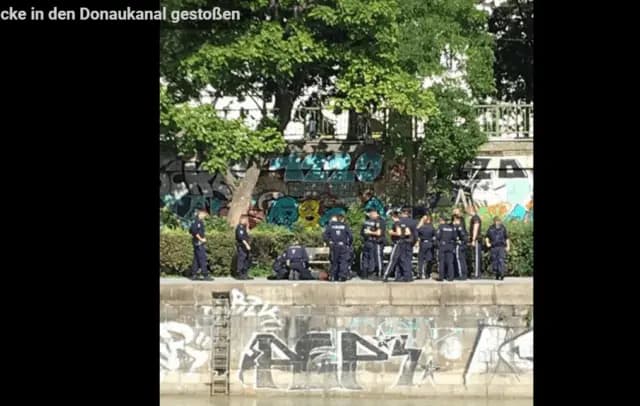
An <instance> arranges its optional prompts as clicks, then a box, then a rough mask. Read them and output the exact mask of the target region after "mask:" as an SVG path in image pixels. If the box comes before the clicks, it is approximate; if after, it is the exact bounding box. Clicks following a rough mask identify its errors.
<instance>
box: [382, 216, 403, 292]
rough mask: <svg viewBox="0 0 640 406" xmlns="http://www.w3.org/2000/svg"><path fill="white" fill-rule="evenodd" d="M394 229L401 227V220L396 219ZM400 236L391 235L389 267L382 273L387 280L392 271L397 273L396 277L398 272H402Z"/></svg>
mask: <svg viewBox="0 0 640 406" xmlns="http://www.w3.org/2000/svg"><path fill="white" fill-rule="evenodd" d="M391 229H392V230H393V231H398V230H399V229H400V220H398V221H394V222H393V225H392V226H391ZM400 240H401V238H400V237H397V236H395V235H392V236H391V245H392V248H391V254H389V263H388V264H387V268H386V269H385V270H384V274H383V275H382V279H383V280H387V278H388V277H389V275H390V274H391V272H393V273H394V274H395V275H396V279H397V277H398V274H399V273H400V266H399V264H400V248H401V247H400Z"/></svg>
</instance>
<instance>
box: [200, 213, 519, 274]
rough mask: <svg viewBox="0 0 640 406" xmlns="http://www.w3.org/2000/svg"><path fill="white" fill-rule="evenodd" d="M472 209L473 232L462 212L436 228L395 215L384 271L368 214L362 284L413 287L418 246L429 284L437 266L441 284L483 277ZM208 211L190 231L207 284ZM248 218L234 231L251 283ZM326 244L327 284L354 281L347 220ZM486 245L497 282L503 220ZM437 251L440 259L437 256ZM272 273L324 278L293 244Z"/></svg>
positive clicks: (375, 222) (380, 242) (504, 242)
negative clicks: (373, 282) (468, 254)
mask: <svg viewBox="0 0 640 406" xmlns="http://www.w3.org/2000/svg"><path fill="white" fill-rule="evenodd" d="M471 210H472V217H471V220H470V228H471V230H470V232H467V230H466V226H465V222H464V218H463V217H462V215H461V213H460V210H459V209H454V211H453V216H452V218H451V221H450V222H448V221H447V219H446V218H445V217H444V216H441V217H440V219H439V225H438V228H437V229H436V228H435V227H434V226H433V225H432V221H431V216H430V215H425V216H423V217H422V218H421V219H420V221H419V222H418V221H416V220H415V219H413V218H411V217H410V213H411V208H409V207H405V208H403V209H402V210H401V211H400V212H398V211H394V212H392V213H391V221H392V226H391V228H390V230H389V233H388V234H389V236H390V237H391V242H392V248H391V254H390V257H389V263H388V264H387V266H386V267H383V251H384V246H385V243H386V222H385V221H384V220H383V219H382V218H381V217H380V215H379V213H378V212H377V210H375V209H373V208H372V209H369V210H368V211H367V219H366V220H365V222H364V223H363V225H362V229H361V231H360V235H361V236H362V239H363V246H362V254H361V260H360V277H361V278H362V279H373V280H379V279H382V280H383V281H384V282H386V281H388V280H389V276H390V275H391V274H392V273H393V274H394V275H395V280H396V281H399V282H411V281H412V280H413V278H414V272H413V265H412V259H413V248H414V246H416V245H417V247H418V268H417V272H416V278H417V279H422V278H425V279H429V278H430V276H431V268H432V266H433V264H434V263H435V262H436V260H435V259H436V258H437V264H438V274H439V277H438V278H437V279H436V280H438V281H443V280H447V281H452V280H454V278H455V279H459V280H465V279H467V278H468V277H475V278H479V277H480V275H481V273H482V260H481V259H482V238H481V230H482V221H481V219H480V217H479V216H478V215H477V214H476V213H475V210H473V209H471ZM206 215H207V213H206V211H205V210H199V211H198V213H197V218H196V220H195V222H194V223H193V224H192V226H191V228H190V230H189V231H190V233H191V235H192V242H193V250H194V255H193V266H192V270H191V278H192V279H194V280H195V279H197V278H198V270H202V276H203V278H204V279H205V280H212V278H211V277H210V276H209V271H208V268H207V257H206V251H205V246H204V244H205V243H206V238H205V229H204V222H203V219H204V217H205V216H206ZM248 224H249V221H248V216H246V215H243V216H241V218H240V222H239V224H238V225H237V227H236V230H235V239H236V253H237V268H236V278H237V279H241V280H248V279H253V278H252V277H251V276H249V275H248V270H249V267H250V265H251V261H250V251H251V244H250V238H249V234H248ZM323 239H324V241H325V242H326V243H327V244H328V245H329V247H330V248H329V262H330V264H331V266H330V272H329V275H328V277H327V278H326V279H330V280H332V281H336V282H345V281H347V280H348V279H351V264H352V263H353V259H354V258H353V257H354V255H353V254H354V250H353V233H352V232H351V229H350V228H349V226H348V225H347V224H346V223H345V221H344V216H341V215H337V216H333V217H332V218H331V220H330V221H329V223H328V224H327V226H326V228H325V230H324V233H323ZM484 242H485V245H486V246H487V247H488V248H489V249H490V252H491V266H492V271H493V273H494V274H495V277H496V279H497V280H501V279H504V274H505V272H506V253H507V252H508V251H509V249H510V245H509V237H508V233H507V229H506V228H505V227H504V225H503V224H502V222H501V220H500V218H499V217H495V218H494V223H493V224H492V225H491V226H490V227H489V229H488V230H487V233H486V236H485V241H484ZM468 246H470V247H471V249H472V262H473V273H472V274H471V275H470V274H469V272H468V271H467V260H466V258H467V257H466V249H467V247H468ZM436 252H437V254H436ZM273 270H274V274H273V275H272V276H270V277H269V279H301V280H305V279H325V278H323V277H321V276H320V277H315V276H313V275H312V274H311V272H310V270H309V256H308V254H307V251H306V248H305V247H304V246H303V245H300V244H299V243H298V242H297V241H295V242H294V243H293V244H292V245H290V246H289V247H287V249H286V250H285V251H284V252H283V253H282V254H281V255H280V256H278V257H277V258H276V260H275V262H274V265H273Z"/></svg>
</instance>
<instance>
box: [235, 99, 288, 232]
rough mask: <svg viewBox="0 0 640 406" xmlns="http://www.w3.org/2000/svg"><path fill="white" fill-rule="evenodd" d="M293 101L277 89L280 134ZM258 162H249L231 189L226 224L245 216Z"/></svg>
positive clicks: (258, 165)
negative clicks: (241, 176)
mask: <svg viewBox="0 0 640 406" xmlns="http://www.w3.org/2000/svg"><path fill="white" fill-rule="evenodd" d="M293 101H294V98H293V96H292V92H290V91H289V90H288V89H286V88H285V89H279V91H278V92H277V93H276V100H275V108H276V109H277V110H276V113H277V117H278V130H279V131H280V132H284V129H285V128H286V127H287V124H289V120H290V119H291V109H292V108H293ZM283 136H284V134H283ZM258 161H259V160H251V161H250V162H249V165H248V166H247V170H246V172H245V175H244V177H243V178H242V179H240V182H239V183H238V185H237V186H236V187H235V188H234V189H233V196H232V198H231V202H230V203H229V214H228V215H227V222H229V224H231V225H232V226H234V227H235V226H236V225H237V224H238V222H239V220H240V216H241V215H243V214H246V213H247V212H248V211H249V209H250V208H251V197H252V195H253V190H254V189H255V187H256V184H257V183H258V178H259V177H260V164H259V162H258Z"/></svg>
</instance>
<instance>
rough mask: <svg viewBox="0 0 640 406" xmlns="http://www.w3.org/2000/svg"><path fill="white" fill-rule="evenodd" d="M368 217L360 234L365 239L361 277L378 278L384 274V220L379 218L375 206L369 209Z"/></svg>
mask: <svg viewBox="0 0 640 406" xmlns="http://www.w3.org/2000/svg"><path fill="white" fill-rule="evenodd" d="M367 215H368V218H367V219H366V220H365V222H364V223H363V224H362V230H361V231H360V235H361V236H362V239H363V240H364V244H362V257H361V258H360V272H361V275H360V277H361V278H362V279H377V277H378V275H382V272H383V271H384V270H383V269H382V250H383V248H384V237H385V235H384V231H385V230H384V228H385V227H384V222H383V221H382V220H381V219H380V218H379V215H378V211H377V210H376V209H374V208H370V209H369V210H367Z"/></svg>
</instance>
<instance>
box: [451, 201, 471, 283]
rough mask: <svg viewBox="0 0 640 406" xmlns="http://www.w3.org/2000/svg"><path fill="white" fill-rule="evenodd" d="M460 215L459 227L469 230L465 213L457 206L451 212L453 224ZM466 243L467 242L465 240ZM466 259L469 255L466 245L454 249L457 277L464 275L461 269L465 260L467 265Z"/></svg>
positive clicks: (454, 265) (455, 274) (454, 266)
mask: <svg viewBox="0 0 640 406" xmlns="http://www.w3.org/2000/svg"><path fill="white" fill-rule="evenodd" d="M456 217H459V218H460V223H459V224H458V226H459V227H462V230H463V231H465V232H466V231H467V226H466V224H465V220H464V215H463V214H462V210H460V208H459V207H455V208H454V209H453V210H452V214H451V224H453V222H454V221H455V218H456ZM465 244H466V242H465ZM456 245H458V244H456ZM466 260H467V257H466V255H465V246H463V245H460V249H459V250H458V249H454V250H453V269H455V272H454V276H455V277H456V278H458V279H459V278H461V277H462V271H461V269H460V266H461V265H462V263H463V262H464V264H465V265H466Z"/></svg>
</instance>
